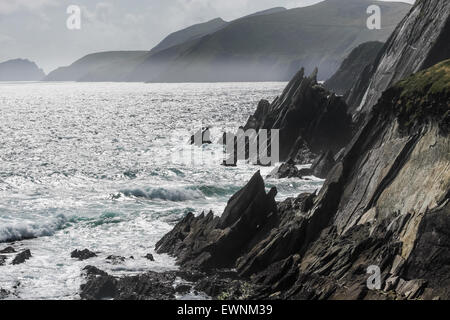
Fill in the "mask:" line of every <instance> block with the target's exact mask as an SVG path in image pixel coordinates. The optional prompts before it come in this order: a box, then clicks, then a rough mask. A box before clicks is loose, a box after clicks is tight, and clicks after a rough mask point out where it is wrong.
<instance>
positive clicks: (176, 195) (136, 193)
mask: <svg viewBox="0 0 450 320" xmlns="http://www.w3.org/2000/svg"><path fill="white" fill-rule="evenodd" d="M120 193H122V194H123V195H124V196H126V197H136V198H144V199H148V200H166V201H174V202H180V201H187V200H195V199H203V198H204V197H205V195H204V194H203V193H202V192H201V191H199V190H191V189H185V188H148V189H145V190H142V189H125V190H121V191H120Z"/></svg>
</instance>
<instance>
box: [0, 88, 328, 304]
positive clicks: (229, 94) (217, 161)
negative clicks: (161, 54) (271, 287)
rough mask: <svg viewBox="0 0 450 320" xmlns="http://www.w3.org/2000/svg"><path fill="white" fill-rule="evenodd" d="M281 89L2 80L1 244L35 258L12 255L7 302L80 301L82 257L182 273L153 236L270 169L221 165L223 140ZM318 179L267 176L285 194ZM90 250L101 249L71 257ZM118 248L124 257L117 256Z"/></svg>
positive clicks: (3, 271)
mask: <svg viewBox="0 0 450 320" xmlns="http://www.w3.org/2000/svg"><path fill="white" fill-rule="evenodd" d="M285 86H286V83H284V82H263V83H195V84H193V83H190V84H186V83H183V84H145V83H75V82H56V83H51V82H2V83H0V250H2V249H4V248H5V247H7V246H9V245H12V246H13V247H14V248H15V249H16V250H17V251H20V250H24V249H30V250H31V254H32V257H31V259H29V260H27V261H26V262H25V263H23V264H19V265H12V264H11V261H12V259H13V258H14V254H6V255H5V256H6V259H7V260H6V262H5V265H3V266H0V288H1V289H5V290H8V291H10V292H11V295H10V296H9V297H8V298H9V299H79V298H80V297H79V295H78V291H79V287H80V285H81V284H82V283H83V281H84V277H83V275H82V269H83V268H84V267H85V266H86V265H94V266H96V267H98V268H100V269H102V270H105V271H107V272H108V273H111V274H113V275H117V276H121V275H133V274H138V273H142V272H146V271H148V270H152V271H157V272H163V271H169V270H176V269H177V266H176V264H175V260H174V259H173V258H172V257H169V256H167V255H159V254H157V253H156V252H155V244H156V242H157V241H158V240H159V239H160V238H161V237H162V236H163V235H164V234H166V233H167V232H169V231H170V230H171V229H172V228H173V226H174V225H175V224H176V223H177V221H179V220H180V219H181V218H182V217H183V216H184V215H186V214H187V213H189V212H193V213H194V214H196V215H198V214H201V213H202V212H204V211H205V212H209V211H210V210H212V211H213V212H214V213H215V214H216V215H221V214H222V212H223V210H224V208H225V206H226V204H227V201H228V200H229V198H230V197H231V196H232V195H233V194H234V193H235V192H237V191H238V190H239V189H240V188H242V187H243V186H244V185H245V184H246V183H247V182H248V180H249V179H250V178H251V177H252V175H253V174H255V172H257V171H258V170H260V171H261V174H262V175H263V176H264V177H266V176H267V175H268V174H269V173H270V172H271V171H272V170H273V169H274V167H258V166H255V165H253V164H251V163H244V162H240V163H239V164H238V166H237V167H225V166H222V165H221V160H222V159H221V157H223V146H222V145H221V144H220V141H219V140H220V137H221V135H222V133H223V132H227V131H234V132H235V131H236V129H237V128H238V127H239V126H241V125H244V124H245V122H246V121H247V119H248V117H249V116H250V115H251V114H253V112H254V111H255V110H256V106H257V104H258V101H259V100H260V99H267V100H269V101H272V100H273V99H274V98H275V97H276V96H278V95H280V94H281V93H282V90H283V89H284V87H285ZM202 127H210V128H211V140H212V143H211V144H205V145H203V146H191V145H190V144H189V140H190V135H192V134H194V133H195V132H196V131H197V130H199V129H201V128H202ZM322 183H323V181H322V180H320V179H316V178H314V177H309V178H308V179H305V180H300V179H281V180H275V179H270V178H268V179H266V187H267V188H271V187H273V186H275V187H277V189H278V195H277V201H282V200H284V199H286V198H288V197H295V196H297V195H298V194H300V193H302V192H311V191H315V190H317V189H320V187H321V185H322ZM85 248H87V249H89V250H91V251H94V252H96V253H97V257H94V258H92V259H89V260H85V261H78V260H76V259H72V258H71V257H70V253H71V252H72V251H73V250H75V249H85ZM148 253H150V254H153V256H154V258H155V261H150V260H148V259H146V258H145V257H144V256H145V255H146V254H148ZM110 255H117V256H123V257H126V260H125V261H124V262H123V263H120V264H112V263H111V261H109V260H107V259H106V257H108V256H110ZM131 257H132V258H131ZM178 298H179V299H187V298H189V299H196V298H198V299H207V297H206V296H202V295H199V296H194V295H193V294H188V295H187V296H179V297H178Z"/></svg>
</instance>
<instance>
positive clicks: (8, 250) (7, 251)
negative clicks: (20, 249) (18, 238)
mask: <svg viewBox="0 0 450 320" xmlns="http://www.w3.org/2000/svg"><path fill="white" fill-rule="evenodd" d="M15 252H16V250H15V249H14V248H13V247H6V248H5V249H3V250H0V254H4V253H15Z"/></svg>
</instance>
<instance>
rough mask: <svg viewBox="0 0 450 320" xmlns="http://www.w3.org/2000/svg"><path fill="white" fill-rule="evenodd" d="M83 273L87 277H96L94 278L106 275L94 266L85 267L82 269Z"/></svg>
mask: <svg viewBox="0 0 450 320" xmlns="http://www.w3.org/2000/svg"><path fill="white" fill-rule="evenodd" d="M83 271H84V272H85V274H86V276H87V277H89V278H90V277H96V276H106V275H108V274H107V273H106V272H105V271H103V270H100V269H99V268H97V267H94V266H86V267H84V268H83Z"/></svg>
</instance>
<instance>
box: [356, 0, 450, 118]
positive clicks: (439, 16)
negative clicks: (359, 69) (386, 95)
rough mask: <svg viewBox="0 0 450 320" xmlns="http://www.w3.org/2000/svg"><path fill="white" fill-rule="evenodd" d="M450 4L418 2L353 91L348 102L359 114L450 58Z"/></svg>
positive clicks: (430, 0) (436, 0)
mask: <svg viewBox="0 0 450 320" xmlns="http://www.w3.org/2000/svg"><path fill="white" fill-rule="evenodd" d="M449 15H450V2H449V1H447V0H417V1H416V3H415V5H414V6H413V8H412V9H411V11H410V12H409V13H408V15H407V16H406V17H405V18H404V19H403V20H402V21H401V22H400V24H399V25H398V26H397V28H396V29H395V31H394V32H393V34H392V35H391V36H390V38H389V40H388V41H387V42H386V44H385V46H384V48H383V49H382V51H381V52H380V54H379V56H378V57H377V59H376V60H375V62H374V63H373V65H371V66H369V67H367V68H366V69H365V70H364V72H363V73H362V74H361V75H360V78H359V79H358V81H357V82H356V84H355V85H354V87H353V88H352V89H351V91H350V94H349V96H348V98H347V102H348V104H349V106H350V107H351V111H352V112H353V113H355V114H361V113H362V114H367V113H369V112H370V110H371V108H372V107H373V106H374V105H375V104H376V102H377V100H378V99H379V98H380V96H381V94H382V92H384V91H385V90H386V89H387V88H389V87H390V86H392V85H393V84H394V83H396V82H397V81H400V80H402V79H403V78H405V77H406V76H408V75H411V74H412V73H414V72H417V71H420V70H423V69H425V68H428V67H430V66H432V65H434V64H436V63H437V62H439V61H442V60H445V59H448V58H450V44H449V41H448V35H449V34H450V17H449Z"/></svg>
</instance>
